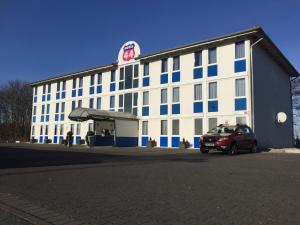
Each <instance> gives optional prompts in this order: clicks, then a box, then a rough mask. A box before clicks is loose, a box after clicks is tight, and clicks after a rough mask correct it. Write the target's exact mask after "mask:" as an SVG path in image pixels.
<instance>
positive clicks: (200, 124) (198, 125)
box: [194, 119, 203, 135]
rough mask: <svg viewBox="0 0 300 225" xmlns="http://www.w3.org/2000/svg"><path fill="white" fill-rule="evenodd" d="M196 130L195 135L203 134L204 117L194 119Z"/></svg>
mask: <svg viewBox="0 0 300 225" xmlns="http://www.w3.org/2000/svg"><path fill="white" fill-rule="evenodd" d="M194 126H195V128H194V131H195V135H202V134H203V119H195V121H194Z"/></svg>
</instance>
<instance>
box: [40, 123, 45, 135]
mask: <svg viewBox="0 0 300 225" xmlns="http://www.w3.org/2000/svg"><path fill="white" fill-rule="evenodd" d="M43 130H44V127H43V125H41V129H40V135H43Z"/></svg>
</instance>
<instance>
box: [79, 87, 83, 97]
mask: <svg viewBox="0 0 300 225" xmlns="http://www.w3.org/2000/svg"><path fill="white" fill-rule="evenodd" d="M78 96H82V88H80V89H78Z"/></svg>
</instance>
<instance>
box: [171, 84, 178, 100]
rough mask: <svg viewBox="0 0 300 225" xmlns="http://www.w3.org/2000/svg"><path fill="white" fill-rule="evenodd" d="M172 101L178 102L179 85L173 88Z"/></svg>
mask: <svg viewBox="0 0 300 225" xmlns="http://www.w3.org/2000/svg"><path fill="white" fill-rule="evenodd" d="M172 101H173V102H179V87H174V88H173V95H172Z"/></svg>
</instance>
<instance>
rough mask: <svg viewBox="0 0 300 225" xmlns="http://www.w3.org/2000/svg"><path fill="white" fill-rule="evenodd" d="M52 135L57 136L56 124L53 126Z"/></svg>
mask: <svg viewBox="0 0 300 225" xmlns="http://www.w3.org/2000/svg"><path fill="white" fill-rule="evenodd" d="M54 135H57V124H55V125H54Z"/></svg>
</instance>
